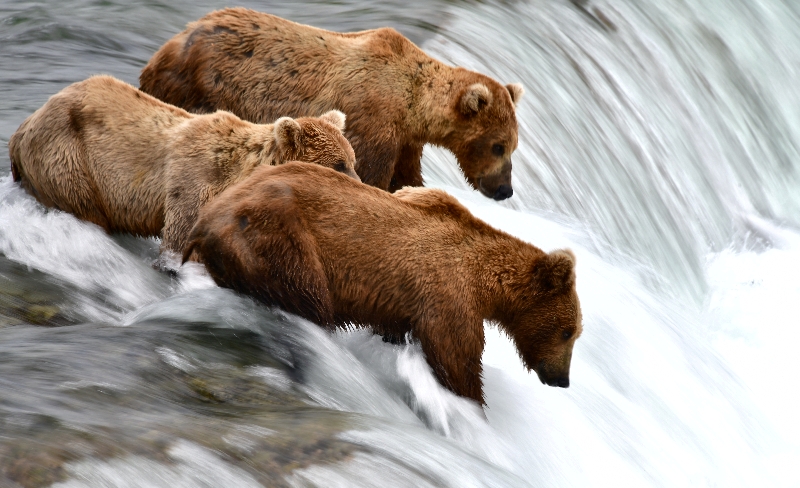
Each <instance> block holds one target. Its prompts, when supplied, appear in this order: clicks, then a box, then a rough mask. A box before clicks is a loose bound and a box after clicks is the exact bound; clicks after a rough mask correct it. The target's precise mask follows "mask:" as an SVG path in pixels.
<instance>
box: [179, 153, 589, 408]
mask: <svg viewBox="0 0 800 488" xmlns="http://www.w3.org/2000/svg"><path fill="white" fill-rule="evenodd" d="M189 240H190V242H189V244H188V245H187V247H186V249H185V251H184V255H183V258H184V261H186V260H187V258H189V257H192V259H195V260H197V261H200V262H202V263H204V264H205V266H206V269H207V270H208V272H209V274H210V275H211V276H212V277H213V278H214V280H215V281H216V283H217V284H219V285H220V286H225V287H229V288H232V289H234V290H236V291H239V292H242V293H246V294H249V295H252V296H253V297H255V298H257V299H258V300H260V301H262V302H264V303H266V304H269V305H277V306H279V307H281V308H283V309H285V310H287V311H289V312H292V313H295V314H298V315H300V316H302V317H305V318H306V319H309V320H312V321H315V322H317V323H318V324H321V325H323V326H326V327H331V326H334V325H345V326H346V325H348V324H355V325H360V326H369V327H371V328H372V329H373V330H374V331H376V332H378V333H380V334H384V335H389V336H393V337H402V336H403V335H404V334H406V333H407V332H411V334H412V337H413V338H415V339H416V340H417V341H419V343H420V344H421V346H422V350H423V351H424V352H425V356H426V358H427V361H428V364H430V366H431V368H432V369H433V371H434V373H435V374H436V376H437V377H438V379H439V381H440V382H441V383H442V384H443V385H445V386H446V387H447V388H449V389H451V390H452V391H454V392H455V393H456V394H458V395H461V396H464V397H467V398H471V399H473V400H475V401H477V402H479V403H480V404H483V391H482V385H481V370H482V367H481V355H482V352H483V347H484V332H483V321H484V319H486V320H491V321H495V322H497V323H498V324H499V325H500V327H501V328H502V330H504V331H505V332H506V333H507V334H508V335H509V336H510V337H511V338H512V339H513V341H514V343H515V344H516V347H517V350H518V352H519V354H520V357H521V358H522V360H523V362H524V364H525V365H526V366H527V367H528V369H529V370H530V369H533V370H534V371H536V373H537V374H538V376H539V379H540V380H541V381H542V382H543V383H546V384H548V385H551V386H561V387H567V386H569V368H570V359H571V357H572V347H573V344H574V343H575V340H576V339H577V338H578V336H580V334H581V331H582V324H581V310H580V304H579V301H578V295H577V293H576V290H575V274H574V262H575V258H574V255H573V254H572V252H571V251H569V250H560V251H554V252H551V253H546V252H544V251H542V250H541V249H539V248H537V247H535V246H533V245H531V244H527V243H525V242H523V241H521V240H519V239H517V238H515V237H512V236H510V235H508V234H506V233H504V232H501V231H499V230H496V229H494V228H493V227H491V226H489V225H488V224H486V223H484V222H483V221H481V220H479V219H477V218H475V217H474V216H473V215H472V214H471V213H470V212H469V211H468V210H467V209H466V208H465V207H463V206H462V205H461V204H460V203H458V201H457V200H456V199H455V198H453V197H451V196H450V195H448V194H447V193H445V192H443V191H441V190H434V189H425V188H404V189H402V190H400V191H398V192H396V193H395V194H390V193H386V192H383V191H381V190H379V189H377V188H373V187H370V186H367V185H364V184H362V183H359V182H357V181H354V180H352V179H350V178H347V177H345V176H344V175H341V174H338V173H336V172H335V171H331V170H329V169H327V168H322V167H319V166H313V165H309V164H303V163H287V164H285V165H282V166H276V167H269V168H267V167H264V168H259V169H257V170H256V171H255V172H254V173H253V177H252V178H249V179H247V180H245V181H242V182H241V183H238V184H236V185H233V186H231V187H230V188H228V189H227V190H226V191H225V192H223V193H222V194H220V195H219V196H218V197H217V198H216V199H214V200H213V201H212V202H210V203H209V204H208V205H206V206H205V207H204V208H203V209H202V210H201V213H200V218H199V219H198V221H197V224H196V225H195V227H194V229H193V230H192V232H191V236H190V238H189Z"/></svg>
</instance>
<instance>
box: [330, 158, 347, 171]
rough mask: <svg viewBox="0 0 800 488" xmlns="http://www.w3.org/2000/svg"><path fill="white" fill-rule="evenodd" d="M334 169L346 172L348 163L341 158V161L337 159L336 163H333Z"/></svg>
mask: <svg viewBox="0 0 800 488" xmlns="http://www.w3.org/2000/svg"><path fill="white" fill-rule="evenodd" d="M333 169H334V170H336V171H338V172H340V173H344V172H345V171H347V163H345V162H344V161H342V160H341V159H340V160H339V161H336V164H334V165H333Z"/></svg>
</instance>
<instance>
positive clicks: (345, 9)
mask: <svg viewBox="0 0 800 488" xmlns="http://www.w3.org/2000/svg"><path fill="white" fill-rule="evenodd" d="M245 5H246V6H248V7H251V8H256V9H259V10H263V11H268V12H270V13H275V14H277V15H281V16H284V17H287V18H290V19H292V20H296V21H299V22H304V23H310V24H313V25H317V26H320V27H325V28H331V29H337V30H356V29H366V28H373V27H376V26H381V25H391V26H393V27H395V28H397V29H398V30H400V31H401V32H403V33H404V34H406V35H408V36H409V37H411V38H412V40H414V41H415V42H417V43H419V44H420V45H421V46H422V47H423V48H424V49H425V50H426V51H427V52H428V53H430V54H431V55H433V56H435V57H437V58H440V59H443V60H445V61H448V62H450V63H452V64H457V65H461V66H465V67H467V68H471V69H475V70H478V71H481V72H484V73H487V74H489V75H491V76H493V77H495V78H496V79H498V80H500V81H502V82H503V83H509V82H517V81H519V82H521V83H523V85H524V86H525V88H526V91H527V93H526V95H525V98H524V99H523V101H522V102H521V104H520V106H519V107H518V118H519V123H520V143H519V148H518V150H517V151H516V152H515V154H514V157H513V160H514V173H513V178H514V190H515V194H514V197H513V198H512V199H510V200H507V201H504V202H501V203H497V202H493V201H490V200H487V199H485V198H483V197H482V196H480V195H479V194H477V193H476V192H474V191H472V190H470V189H469V188H468V186H467V185H466V183H465V182H464V179H463V177H462V176H461V175H460V172H459V170H458V169H457V166H456V163H455V160H454V158H453V156H452V155H451V154H449V153H447V152H446V151H444V150H441V149H437V148H430V147H429V148H426V150H425V154H424V158H423V164H424V175H425V179H426V183H427V184H428V185H429V186H438V187H442V188H444V189H446V190H447V191H449V192H451V193H453V194H454V195H455V196H456V197H457V198H459V200H461V201H462V202H463V203H464V204H465V205H467V206H468V207H469V208H470V210H471V211H473V212H474V213H475V214H476V215H477V216H478V217H480V218H482V219H484V220H486V221H488V222H489V223H491V224H492V225H494V226H496V227H498V228H500V229H503V230H505V231H507V232H510V233H512V234H514V235H517V236H519V237H520V238H522V239H524V240H526V241H528V242H531V243H533V244H535V245H536V246H538V247H541V248H542V249H545V250H547V251H550V250H554V249H558V248H563V247H569V248H572V249H573V250H574V251H575V253H576V255H577V262H578V265H577V270H576V271H577V276H578V278H577V279H578V281H577V282H578V292H579V295H580V297H581V304H582V308H583V315H584V333H583V335H582V336H581V338H580V339H579V340H578V341H577V343H576V346H575V350H574V354H573V364H572V372H571V386H570V388H569V389H567V390H564V389H556V388H550V387H546V386H544V385H542V384H540V383H539V381H538V379H537V378H536V375H535V374H529V373H527V372H526V371H525V370H524V368H523V367H522V365H521V363H520V361H519V359H518V358H517V355H516V351H515V350H514V348H513V345H512V344H511V343H510V342H509V341H508V339H507V338H506V337H505V336H504V335H502V334H501V333H500V332H499V331H498V330H497V329H496V328H495V327H494V326H493V325H491V324H487V328H486V332H487V347H486V350H485V354H484V358H483V361H484V366H485V374H484V388H485V392H486V399H487V409H486V410H485V417H486V418H485V419H484V417H483V414H482V413H481V411H480V409H479V408H478V407H477V406H475V405H473V404H471V403H470V402H468V401H465V400H463V399H460V398H457V397H455V396H453V395H452V394H451V393H449V392H448V391H446V390H444V389H442V388H441V387H440V386H439V385H438V384H437V382H436V381H435V379H434V377H433V376H432V375H431V373H430V370H429V368H428V367H427V364H426V362H425V360H424V357H423V355H422V353H421V350H420V349H419V347H418V346H416V345H408V346H394V345H391V344H386V343H383V342H382V341H381V339H380V338H379V337H377V336H374V335H372V334H371V333H369V332H368V331H363V330H358V331H339V332H337V333H334V334H328V333H325V332H323V331H322V330H321V329H319V328H318V327H316V326H315V325H314V324H311V323H308V322H306V321H303V320H300V319H297V318H295V317H291V316H288V315H286V314H283V313H281V312H279V311H273V310H268V309H266V308H264V307H261V306H259V305H257V304H255V303H254V302H253V301H251V300H248V299H246V298H243V297H240V296H236V295H235V294H233V293H231V292H229V291H227V290H223V289H220V288H218V287H216V286H215V285H214V284H213V282H212V281H211V280H210V279H209V278H208V276H207V275H205V274H204V272H203V270H202V267H201V266H197V265H194V266H185V267H183V268H181V269H180V271H179V273H178V276H177V277H174V278H173V277H169V276H167V275H164V274H161V273H158V272H156V271H154V270H153V269H152V268H151V266H150V264H151V262H152V261H153V259H155V258H156V257H157V255H158V242H157V241H156V240H144V239H137V238H133V237H130V236H108V235H106V234H105V233H104V232H102V231H101V230H100V229H98V228H97V227H94V226H92V225H89V224H86V223H83V222H80V221H79V220H77V219H75V218H73V217H72V216H70V215H67V214H64V213H61V212H57V211H46V210H44V209H43V208H42V207H41V206H40V205H39V204H38V203H36V202H35V201H34V200H33V199H32V198H31V197H29V196H27V195H26V194H25V193H24V192H23V191H22V190H20V189H19V188H18V187H17V186H16V185H15V184H14V183H13V182H11V178H10V177H9V176H3V177H2V178H0V253H2V255H0V486H3V487H5V486H10V487H16V486H26V487H27V486H51V485H52V486H59V487H105V486H124V487H129V486H131V487H132V486H142V487H144V486H148V487H150V486H164V487H167V486H169V487H174V486H186V487H194V486H415V487H416V486H453V487H464V486H499V487H505V486H553V487H563V486H576V487H578V486H580V487H583V486H797V485H798V484H800V475H798V470H797V469H796V467H795V466H796V463H797V462H798V461H800V441H798V439H800V420H798V418H797V415H796V412H797V410H798V407H800V387H798V382H797V380H796V376H797V372H798V371H800V359H798V356H797V354H796V353H795V345H796V344H797V342H798V340H800V332H798V331H800V327H798V326H800V319H798V317H800V300H798V297H800V278H798V277H799V276H800V232H798V227H800V219H798V215H800V213H799V212H798V211H799V210H800V197H798V195H800V191H798V190H800V169H798V162H797V161H798V158H797V156H798V147H799V146H798V145H799V144H800V95H798V94H797V90H796V88H795V85H796V82H795V80H796V78H797V76H796V75H797V74H798V70H799V69H800V29H798V27H800V6H798V5H797V4H795V3H794V2H791V1H789V0H787V1H785V2H781V1H778V0H772V1H759V2H754V1H745V0H741V1H737V0H733V1H721V0H720V1H713V0H710V1H706V2H694V3H690V2H681V1H677V0H666V1H655V0H644V1H633V0H630V1H623V0H620V1H588V2H577V1H576V2H570V1H566V0H563V1H558V0H547V1H545V0H527V1H519V2H488V3H473V2H463V3H452V2H441V3H431V2H410V3H409V2H407V1H405V2H392V1H382V2H369V3H363V4H361V3H358V2H337V3H336V4H324V3H317V2H306V3H305V4H303V5H299V4H297V3H293V2H276V3H272V4H270V5H268V6H267V5H262V4H259V3H253V2H245ZM223 6H224V5H222V4H218V3H216V2H213V1H210V0H208V1H204V2H199V3H198V2H177V3H176V2H170V3H168V4H167V3H159V2H133V3H130V2H126V3H122V2H120V3H115V2H108V1H105V2H93V1H83V0H70V1H65V2H59V3H57V4H54V5H47V4H44V3H41V4H37V3H34V2H13V1H12V2H7V3H6V4H4V5H2V6H0V47H2V49H0V66H2V67H3V69H2V70H0V141H2V142H4V143H5V142H7V141H8V138H9V137H10V135H11V134H12V133H13V131H14V130H15V129H16V127H17V126H18V125H19V124H20V123H21V122H22V120H23V119H24V118H25V117H26V116H27V115H29V114H30V113H32V112H33V111H34V110H36V109H37V108H38V107H39V106H40V105H41V104H42V103H44V101H45V100H46V99H47V97H49V96H50V95H52V94H54V93H56V92H57V91H58V90H60V89H61V88H63V87H64V86H66V85H68V84H69V83H71V82H74V81H78V80H81V79H84V78H86V77H87V76H89V75H91V74H94V73H99V72H103V73H108V74H112V75H114V76H117V77H119V78H121V79H123V80H125V81H128V82H130V83H133V84H134V85H136V84H137V83H136V81H137V77H138V73H139V71H140V69H141V67H142V66H144V64H145V63H146V62H147V60H148V59H149V57H150V55H151V54H152V53H153V52H155V50H156V49H157V48H158V47H159V46H160V45H161V44H162V43H163V42H164V41H165V40H166V39H168V38H169V37H171V36H172V35H173V34H174V33H177V32H179V31H180V30H181V29H182V28H183V26H184V25H185V23H187V22H189V21H192V20H195V19H196V18H198V17H200V16H202V15H203V14H205V13H206V12H208V11H210V10H213V9H215V8H221V7H223ZM0 169H1V171H2V172H3V174H7V173H8V156H7V152H6V151H5V150H3V151H0ZM32 324H45V325H60V326H61V327H43V326H42V325H32Z"/></svg>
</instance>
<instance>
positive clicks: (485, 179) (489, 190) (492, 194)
mask: <svg viewBox="0 0 800 488" xmlns="http://www.w3.org/2000/svg"><path fill="white" fill-rule="evenodd" d="M478 190H479V191H480V192H481V193H482V194H483V196H486V197H489V198H491V199H493V200H497V201H500V200H505V199H506V198H510V197H511V195H513V194H514V188H512V187H511V162H510V161H508V162H506V163H505V164H504V165H503V166H502V167H501V169H500V171H498V172H497V173H492V174H488V175H485V176H482V177H480V178H478Z"/></svg>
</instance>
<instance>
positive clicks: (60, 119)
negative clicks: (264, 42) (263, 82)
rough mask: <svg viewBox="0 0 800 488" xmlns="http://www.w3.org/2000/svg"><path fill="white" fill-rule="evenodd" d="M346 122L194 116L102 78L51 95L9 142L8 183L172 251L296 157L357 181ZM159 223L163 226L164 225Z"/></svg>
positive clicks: (337, 116) (332, 117) (333, 116)
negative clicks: (226, 199) (207, 217)
mask: <svg viewBox="0 0 800 488" xmlns="http://www.w3.org/2000/svg"><path fill="white" fill-rule="evenodd" d="M343 128H344V115H343V114H342V113H340V112H330V113H327V114H325V115H323V116H322V117H319V118H301V119H296V120H293V119H290V118H288V117H286V118H282V119H279V120H278V121H277V122H276V123H275V125H274V126H273V125H258V124H252V123H250V122H245V121H243V120H241V119H239V118H238V117H236V116H235V115H233V114H231V113H228V112H223V111H219V112H216V113H214V114H209V115H194V114H190V113H188V112H186V111H184V110H182V109H179V108H177V107H173V106H171V105H168V104H166V103H164V102H161V101H159V100H156V99H155V98H153V97H151V96H150V95H147V94H145V93H142V92H140V91H139V90H137V89H136V88H134V87H132V86H130V85H128V84H127V83H124V82H122V81H120V80H117V79H115V78H112V77H110V76H94V77H92V78H89V79H87V80H84V81H81V82H78V83H74V84H72V85H70V86H68V87H67V88H65V89H63V90H62V91H60V92H59V93H57V94H56V95H54V96H52V97H51V98H50V100H48V101H47V103H45V105H44V106H43V107H42V108H40V109H39V110H37V111H36V112H35V113H34V114H33V115H31V116H30V117H28V118H27V119H26V120H25V121H24V122H23V123H22V125H21V126H20V127H19V129H18V130H17V132H15V133H14V135H12V136H11V139H10V141H9V144H8V147H9V153H10V155H11V161H12V172H13V175H14V179H15V180H16V181H20V182H21V184H22V186H23V187H24V188H25V189H26V190H27V191H28V192H29V193H31V194H32V195H33V196H35V197H36V198H37V199H38V200H39V201H40V202H42V203H43V204H45V205H47V206H49V207H55V208H58V209H61V210H64V211H67V212H71V213H73V214H75V215H76V216H78V217H79V218H81V219H84V220H88V221H90V222H94V223H95V224H97V225H99V226H101V227H103V228H104V229H106V230H107V231H109V232H130V233H133V234H138V235H142V236H155V235H159V234H160V233H161V232H162V228H164V229H163V230H164V232H163V237H164V240H163V247H164V248H166V249H172V250H175V251H178V252H180V251H181V250H182V246H183V244H184V243H185V240H186V237H187V236H188V233H189V231H190V230H191V228H192V225H194V222H195V220H196V219H197V212H198V209H199V208H200V206H202V205H203V204H204V203H205V202H207V201H208V200H209V199H210V198H212V197H213V196H214V195H216V194H218V193H219V192H221V191H222V190H224V189H225V188H226V187H227V186H228V185H230V184H232V183H235V182H236V181H239V180H240V179H242V178H244V177H246V176H247V175H249V174H250V173H251V172H252V171H253V169H255V167H256V166H258V165H261V164H266V165H274V164H281V163H283V162H285V161H288V160H303V161H307V162H312V163H317V164H321V165H324V166H328V167H331V168H334V169H336V170H339V171H342V172H345V173H347V174H348V175H350V176H352V177H354V178H358V176H357V175H356V173H355V170H354V168H353V165H354V163H355V155H354V153H353V150H352V148H351V147H350V145H349V143H348V142H347V140H346V139H345V138H344V136H343V135H342V133H341V131H342V129H343ZM165 224H166V227H165Z"/></svg>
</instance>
